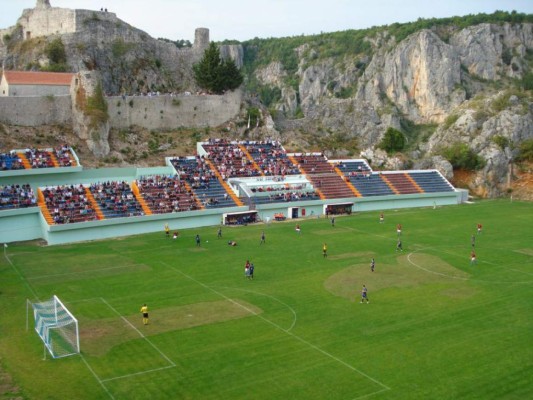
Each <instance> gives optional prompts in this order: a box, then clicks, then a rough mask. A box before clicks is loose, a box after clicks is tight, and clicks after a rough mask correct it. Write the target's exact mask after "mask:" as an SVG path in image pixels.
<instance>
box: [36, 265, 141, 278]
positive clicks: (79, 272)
mask: <svg viewBox="0 0 533 400" xmlns="http://www.w3.org/2000/svg"><path fill="white" fill-rule="evenodd" d="M124 268H131V265H128V266H126V265H121V266H119V267H109V268H99V269H91V270H86V271H76V272H65V273H62V274H50V275H38V276H34V277H31V278H28V280H39V279H48V278H56V277H59V276H69V275H84V274H92V273H94V272H102V271H112V270H115V269H124Z"/></svg>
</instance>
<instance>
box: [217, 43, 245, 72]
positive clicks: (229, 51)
mask: <svg viewBox="0 0 533 400" xmlns="http://www.w3.org/2000/svg"><path fill="white" fill-rule="evenodd" d="M219 50H220V57H222V58H223V59H230V60H233V62H234V63H235V65H236V66H237V68H239V69H241V68H242V65H243V58H244V50H243V48H242V45H240V44H225V45H222V46H220V49H219Z"/></svg>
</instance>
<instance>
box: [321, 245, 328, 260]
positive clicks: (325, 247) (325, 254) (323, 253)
mask: <svg viewBox="0 0 533 400" xmlns="http://www.w3.org/2000/svg"><path fill="white" fill-rule="evenodd" d="M322 255H323V256H324V258H326V257H327V256H328V245H327V244H326V243H324V245H323V246H322Z"/></svg>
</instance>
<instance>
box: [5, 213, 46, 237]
mask: <svg viewBox="0 0 533 400" xmlns="http://www.w3.org/2000/svg"><path fill="white" fill-rule="evenodd" d="M42 237H43V231H42V224H41V212H40V209H39V207H31V208H23V209H17V210H6V211H2V212H0V243H11V242H19V241H25V240H35V239H41V238H42Z"/></svg>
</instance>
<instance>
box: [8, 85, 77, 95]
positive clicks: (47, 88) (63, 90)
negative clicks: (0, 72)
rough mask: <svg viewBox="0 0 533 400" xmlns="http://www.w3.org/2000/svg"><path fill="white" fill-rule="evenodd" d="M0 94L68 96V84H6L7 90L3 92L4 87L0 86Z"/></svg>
mask: <svg viewBox="0 0 533 400" xmlns="http://www.w3.org/2000/svg"><path fill="white" fill-rule="evenodd" d="M1 89H2V90H1V91H0V96H20V97H34V96H38V97H39V96H69V95H70V87H69V86H59V85H8V90H9V91H6V93H5V94H4V87H3V86H2V87H1Z"/></svg>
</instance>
